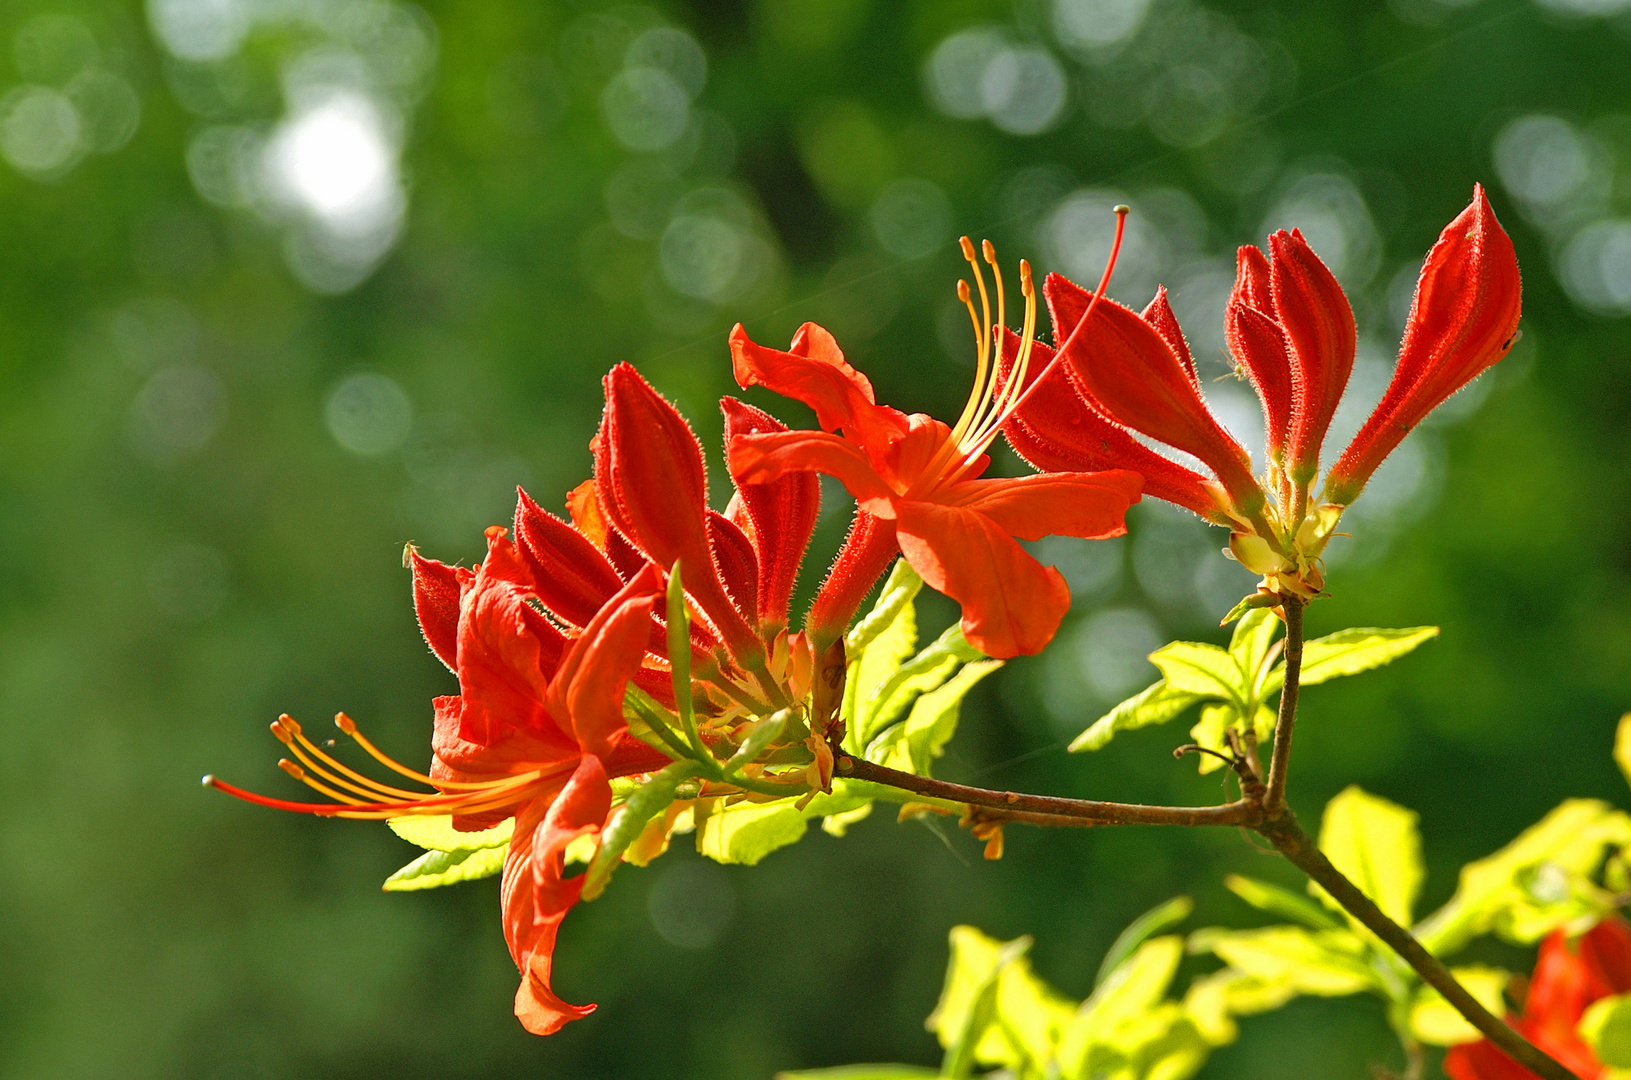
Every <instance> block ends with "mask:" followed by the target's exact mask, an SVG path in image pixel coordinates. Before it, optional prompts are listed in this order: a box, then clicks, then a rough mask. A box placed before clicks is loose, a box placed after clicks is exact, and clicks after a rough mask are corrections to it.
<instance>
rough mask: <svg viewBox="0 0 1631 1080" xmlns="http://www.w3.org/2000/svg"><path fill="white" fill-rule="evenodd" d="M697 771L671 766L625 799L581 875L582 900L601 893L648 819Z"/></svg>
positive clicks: (691, 764) (689, 765)
mask: <svg viewBox="0 0 1631 1080" xmlns="http://www.w3.org/2000/svg"><path fill="white" fill-rule="evenodd" d="M701 770H702V766H701V764H699V763H698V762H695V761H676V762H673V763H672V764H669V765H665V766H663V768H661V769H659V770H657V771H656V772H655V773H653V774H652V775H651V779H649V780H647V781H646V782H645V783H644V784H641V785H640V787H639V789H638V790H636V791H635V792H634V794H632V795H630V796H629V797H628V799H627V800H626V801H625V802H624V803H623V805H622V806H621V807H619V808H618V811H617V813H616V814H615V815H613V817H612V820H611V824H609V825H607V826H606V830H605V831H604V832H603V833H601V835H600V847H599V848H598V849H596V851H595V857H594V858H593V859H590V860H589V869H588V870H587V871H585V872H584V880H583V894H582V895H583V899H585V900H593V899H595V897H597V896H599V895H600V894H601V893H602V892H604V891H605V889H606V883H607V882H608V881H610V880H611V877H612V871H613V870H616V869H617V864H618V862H619V861H621V860H622V858H623V853H624V852H625V851H627V850H628V849H629V845H630V844H632V843H634V842H635V841H636V840H638V839H639V838H640V834H641V833H642V832H644V831H645V828H646V825H647V824H648V823H649V822H650V821H651V819H652V818H654V817H656V816H657V815H658V814H660V813H662V812H663V811H664V810H667V809H668V807H669V804H671V803H672V802H673V801H674V793H675V792H676V791H677V790H678V789H679V786H680V784H681V783H683V782H684V781H686V780H688V779H690V778H691V777H693V776H695V775H696V774H697V773H698V772H700V771H701Z"/></svg>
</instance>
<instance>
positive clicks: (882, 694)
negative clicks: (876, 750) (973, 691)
mask: <svg viewBox="0 0 1631 1080" xmlns="http://www.w3.org/2000/svg"><path fill="white" fill-rule="evenodd" d="M984 658H985V654H984V653H982V652H980V651H979V650H978V649H976V648H975V647H974V646H972V645H970V644H969V643H968V642H967V641H966V640H964V638H963V628H962V627H960V626H956V625H953V626H951V627H949V628H947V630H946V632H945V633H943V634H941V635H940V637H938V638H937V639H935V641H934V643H933V644H931V645H930V646H928V648H926V649H924V650H923V651H922V652H920V653H918V654H917V655H916V656H914V657H912V659H910V660H908V661H907V662H906V663H904V664H901V665H900V666H899V667H898V668H896V670H895V671H894V672H893V673H892V674H891V675H889V677H888V678H886V679H884V681H883V682H881V683H879V684H878V686H877V687H876V688H875V689H874V690H873V691H872V693H871V694H869V695H868V696H866V697H864V698H861V699H858V700H859V704H858V706H857V710H858V711H857V715H858V717H859V720H860V722H859V724H858V725H857V729H858V731H859V733H860V741H859V742H858V744H857V745H859V746H862V747H866V746H870V745H871V743H872V741H873V740H874V739H876V738H877V737H878V736H879V735H880V734H882V733H883V731H884V730H885V729H886V728H888V727H889V726H890V725H891V724H894V723H896V722H898V721H899V720H900V718H901V717H902V716H903V715H904V714H905V712H906V710H907V708H908V707H909V706H910V705H911V704H912V702H914V701H916V700H917V698H918V696H919V695H921V694H925V693H927V692H928V691H930V690H933V689H935V688H936V687H938V686H940V685H941V684H942V683H944V682H945V681H946V680H947V679H949V678H950V677H951V674H952V672H954V671H956V670H957V669H958V668H959V667H961V666H962V665H963V664H966V663H969V662H970V661H973V660H983V659H984Z"/></svg>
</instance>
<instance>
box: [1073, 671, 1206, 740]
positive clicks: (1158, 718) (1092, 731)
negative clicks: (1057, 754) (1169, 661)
mask: <svg viewBox="0 0 1631 1080" xmlns="http://www.w3.org/2000/svg"><path fill="white" fill-rule="evenodd" d="M1201 700H1203V696H1202V695H1200V694H1192V693H1190V692H1189V691H1187V690H1179V689H1176V688H1175V687H1173V686H1172V685H1171V684H1170V683H1168V682H1167V680H1165V679H1162V680H1161V681H1160V682H1158V683H1156V684H1155V685H1154V686H1150V687H1147V688H1146V689H1144V690H1141V691H1140V692H1138V693H1137V694H1134V695H1133V696H1132V697H1130V698H1128V699H1127V700H1126V701H1123V702H1122V703H1121V704H1120V705H1117V706H1116V707H1115V708H1113V709H1111V710H1110V711H1109V712H1107V713H1105V714H1104V715H1103V716H1101V717H1099V718H1098V719H1097V720H1095V721H1093V723H1092V724H1091V725H1090V726H1089V727H1088V729H1087V730H1086V731H1084V732H1082V733H1081V734H1080V735H1078V736H1076V738H1074V739H1072V740H1071V743H1070V752H1071V753H1073V754H1074V753H1080V752H1081V751H1083V750H1097V749H1099V748H1100V747H1102V746H1104V745H1105V744H1106V743H1108V742H1109V741H1110V740H1111V739H1113V738H1115V737H1116V734H1117V733H1118V732H1122V731H1132V730H1134V729H1136V728H1141V727H1149V726H1150V725H1151V724H1164V723H1166V722H1167V721H1168V720H1175V719H1177V718H1178V717H1179V716H1182V715H1183V714H1184V712H1185V710H1187V709H1188V708H1189V707H1190V706H1191V705H1193V704H1195V703H1196V702H1197V701H1201Z"/></svg>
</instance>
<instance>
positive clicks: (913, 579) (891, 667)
mask: <svg viewBox="0 0 1631 1080" xmlns="http://www.w3.org/2000/svg"><path fill="white" fill-rule="evenodd" d="M922 588H923V579H922V578H920V577H918V575H917V571H915V570H913V569H912V568H911V566H910V565H909V564H908V563H907V562H906V560H905V559H901V560H899V561H897V562H896V563H895V568H894V569H893V570H892V571H890V574H889V579H888V580H887V581H885V582H884V587H883V591H882V592H881V593H879V595H878V602H877V603H876V604H874V605H873V607H872V611H871V612H870V613H868V615H867V617H866V618H864V619H862V620H861V621H860V622H859V623H857V624H856V626H855V628H854V629H853V630H851V631H850V632H849V636H848V637H846V638H845V639H844V651H845V655H846V656H847V657H848V658H849V662H848V665H847V667H846V670H845V677H844V702H843V707H842V711H841V715H842V717H843V719H844V725H845V734H844V747H845V749H847V750H849V751H850V752H851V753H853V754H858V753H860V752H861V750H862V748H864V747H865V746H866V728H867V726H868V724H867V717H868V715H869V713H870V712H871V710H872V704H871V703H872V699H873V696H874V695H875V694H876V693H877V691H878V689H879V688H880V687H881V686H882V685H883V683H884V682H885V681H886V680H887V679H888V678H889V677H890V676H892V675H894V674H895V673H896V672H897V671H899V670H900V666H901V664H903V663H905V662H906V658H907V657H909V656H911V655H912V651H913V650H914V649H916V648H917V614H916V612H915V611H914V609H913V606H912V601H913V599H914V598H915V597H916V596H917V594H918V591H919V590H920V589H922ZM937 685H938V684H937Z"/></svg>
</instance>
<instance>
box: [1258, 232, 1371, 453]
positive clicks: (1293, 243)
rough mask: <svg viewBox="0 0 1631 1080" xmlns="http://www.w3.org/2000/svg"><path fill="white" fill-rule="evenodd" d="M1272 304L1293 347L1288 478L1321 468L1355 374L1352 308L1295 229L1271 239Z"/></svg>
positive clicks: (1275, 235)
mask: <svg viewBox="0 0 1631 1080" xmlns="http://www.w3.org/2000/svg"><path fill="white" fill-rule="evenodd" d="M1269 251H1270V253H1271V255H1272V257H1273V258H1272V263H1271V274H1270V284H1271V288H1272V291H1273V295H1274V308H1275V312H1276V316H1277V319H1278V321H1279V323H1280V327H1281V329H1283V330H1284V331H1285V336H1286V342H1287V344H1288V345H1289V346H1290V349H1291V425H1290V432H1289V436H1288V438H1287V447H1286V454H1287V457H1288V459H1289V460H1288V463H1287V464H1288V466H1289V470H1290V473H1291V478H1292V479H1293V480H1295V481H1297V482H1298V483H1301V484H1306V483H1307V482H1308V481H1310V480H1312V479H1313V478H1314V474H1315V473H1317V472H1319V463H1320V444H1321V443H1323V442H1324V441H1325V430H1326V428H1328V427H1330V426H1331V417H1332V416H1333V415H1334V414H1335V413H1336V410H1337V402H1338V401H1340V400H1341V399H1342V391H1343V390H1345V389H1346V388H1347V386H1348V376H1349V375H1350V374H1351V373H1352V372H1353V366H1354V347H1355V344H1356V335H1355V330H1354V314H1353V308H1351V307H1349V306H1348V298H1347V297H1346V296H1345V295H1343V292H1342V286H1341V285H1338V284H1337V279H1336V277H1335V275H1333V274H1332V273H1331V271H1330V270H1329V269H1328V268H1327V267H1326V265H1325V264H1324V263H1322V262H1320V259H1319V256H1318V255H1315V254H1314V249H1313V248H1311V247H1309V246H1308V241H1306V240H1304V239H1303V234H1302V233H1301V232H1299V231H1298V230H1296V229H1293V230H1291V232H1289V233H1288V232H1285V231H1283V230H1282V231H1280V232H1277V233H1275V234H1274V235H1273V236H1271V237H1269Z"/></svg>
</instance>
